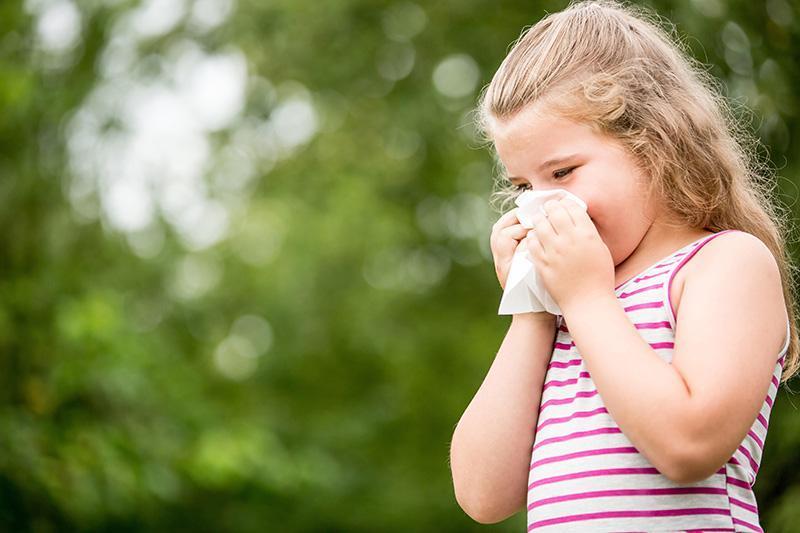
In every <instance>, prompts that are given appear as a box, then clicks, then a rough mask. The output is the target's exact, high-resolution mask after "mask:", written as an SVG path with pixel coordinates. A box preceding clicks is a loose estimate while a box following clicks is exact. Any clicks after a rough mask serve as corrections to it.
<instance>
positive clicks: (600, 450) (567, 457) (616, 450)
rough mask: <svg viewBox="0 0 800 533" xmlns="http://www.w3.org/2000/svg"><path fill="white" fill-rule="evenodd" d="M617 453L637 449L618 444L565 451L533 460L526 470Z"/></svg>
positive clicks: (633, 451) (636, 451) (635, 451)
mask: <svg viewBox="0 0 800 533" xmlns="http://www.w3.org/2000/svg"><path fill="white" fill-rule="evenodd" d="M617 453H639V450H637V449H636V448H634V447H633V446H620V447H618V448H598V449H594V450H582V451H580V452H572V453H566V454H564V455H555V456H553V457H546V458H544V459H539V460H538V461H534V462H533V463H532V464H531V466H530V468H528V471H531V470H533V469H534V468H536V467H537V466H541V465H546V464H550V463H558V462H561V461H568V460H570V459H576V458H578V457H592V456H595V455H610V454H617Z"/></svg>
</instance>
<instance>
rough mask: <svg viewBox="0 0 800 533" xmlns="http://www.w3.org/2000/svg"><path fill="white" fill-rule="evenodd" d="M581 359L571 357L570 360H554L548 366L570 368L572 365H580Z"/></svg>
mask: <svg viewBox="0 0 800 533" xmlns="http://www.w3.org/2000/svg"><path fill="white" fill-rule="evenodd" d="M580 365H581V359H570V360H569V361H552V362H551V363H550V364H549V365H547V368H569V367H571V366H580Z"/></svg>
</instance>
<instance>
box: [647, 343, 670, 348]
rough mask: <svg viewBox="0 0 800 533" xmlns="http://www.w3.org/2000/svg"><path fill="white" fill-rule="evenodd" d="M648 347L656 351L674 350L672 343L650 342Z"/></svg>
mask: <svg viewBox="0 0 800 533" xmlns="http://www.w3.org/2000/svg"><path fill="white" fill-rule="evenodd" d="M650 347H651V348H653V349H658V348H672V349H675V343H674V342H651V343H650Z"/></svg>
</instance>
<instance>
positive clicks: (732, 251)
mask: <svg viewBox="0 0 800 533" xmlns="http://www.w3.org/2000/svg"><path fill="white" fill-rule="evenodd" d="M685 266H686V267H690V268H688V269H686V273H685V279H684V284H683V290H682V292H684V293H685V292H686V291H687V290H692V291H693V292H695V293H696V294H703V293H705V296H706V297H708V298H712V297H713V298H714V300H715V301H714V302H708V303H709V304H710V305H714V307H717V306H720V307H722V306H724V302H725V301H726V300H727V298H726V296H725V294H720V289H722V288H724V287H729V288H731V291H725V292H736V293H737V294H738V295H739V298H740V300H739V301H738V302H737V303H738V304H739V305H742V304H746V305H747V308H746V309H745V310H746V311H747V314H748V315H751V316H760V317H762V318H763V319H766V320H767V321H768V322H769V323H770V324H771V325H770V327H769V330H768V331H763V332H762V333H763V335H765V338H767V337H772V336H773V335H772V334H771V332H773V333H774V337H775V339H776V340H775V343H777V345H778V346H779V347H780V346H781V345H782V344H783V340H784V339H785V337H786V321H787V320H788V314H787V312H786V303H785V300H784V295H783V285H782V281H781V273H780V268H779V266H778V262H777V261H776V259H775V256H773V254H772V251H771V250H770V249H769V248H768V247H767V245H766V244H764V242H763V241H762V240H761V239H759V238H758V237H756V236H755V235H753V234H751V233H747V232H745V231H731V232H727V233H725V234H723V235H719V236H717V237H714V238H713V239H711V240H709V241H708V242H706V243H705V244H704V245H703V246H702V247H701V248H700V249H699V250H698V251H697V252H696V253H695V257H693V258H692V260H690V261H688V262H687V263H686V265H685ZM703 287H706V288H708V289H709V291H704V289H703ZM712 287H716V288H717V293H716V294H712V293H711V292H710V290H711V288H712ZM734 287H735V288H736V291H733V288H734ZM730 303H733V302H730Z"/></svg>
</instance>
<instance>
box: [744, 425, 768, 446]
mask: <svg viewBox="0 0 800 533" xmlns="http://www.w3.org/2000/svg"><path fill="white" fill-rule="evenodd" d="M747 434H748V435H750V437H752V438H753V440H754V441H756V444H758V447H759V448H761V449H762V450H763V449H764V443H763V442H762V441H761V439H760V438H759V437H758V435H756V434H755V433H753V430H752V429H750V430H748V431H747Z"/></svg>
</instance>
